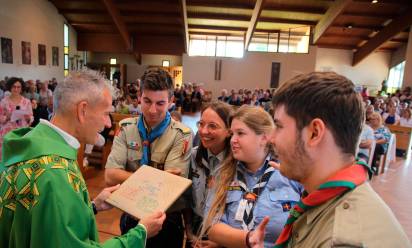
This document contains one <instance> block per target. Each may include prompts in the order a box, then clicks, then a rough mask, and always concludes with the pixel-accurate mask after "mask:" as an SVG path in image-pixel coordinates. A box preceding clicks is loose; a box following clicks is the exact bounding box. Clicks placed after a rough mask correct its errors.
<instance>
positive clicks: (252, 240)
mask: <svg viewBox="0 0 412 248" xmlns="http://www.w3.org/2000/svg"><path fill="white" fill-rule="evenodd" d="M268 222H269V217H268V216H266V217H265V218H264V219H263V220H262V222H260V224H259V226H258V227H257V228H256V229H255V230H253V231H252V232H251V233H250V235H249V244H250V247H252V248H263V247H264V239H265V232H266V231H265V229H266V225H267V224H268Z"/></svg>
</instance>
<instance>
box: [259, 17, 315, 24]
mask: <svg viewBox="0 0 412 248" xmlns="http://www.w3.org/2000/svg"><path fill="white" fill-rule="evenodd" d="M259 22H273V23H286V24H297V25H307V26H315V25H316V23H317V22H316V21H307V20H297V19H284V18H273V17H259Z"/></svg>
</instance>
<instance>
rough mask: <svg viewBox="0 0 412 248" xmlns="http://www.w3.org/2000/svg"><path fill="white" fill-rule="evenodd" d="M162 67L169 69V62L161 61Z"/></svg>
mask: <svg viewBox="0 0 412 248" xmlns="http://www.w3.org/2000/svg"><path fill="white" fill-rule="evenodd" d="M162 66H163V67H169V66H170V60H163V61H162Z"/></svg>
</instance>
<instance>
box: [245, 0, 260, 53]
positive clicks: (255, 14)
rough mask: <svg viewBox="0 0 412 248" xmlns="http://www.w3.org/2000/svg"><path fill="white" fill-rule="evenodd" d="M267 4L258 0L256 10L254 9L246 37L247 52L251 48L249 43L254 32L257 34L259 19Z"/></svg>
mask: <svg viewBox="0 0 412 248" xmlns="http://www.w3.org/2000/svg"><path fill="white" fill-rule="evenodd" d="M264 4H265V0H257V1H256V4H255V8H254V9H253V14H252V18H251V19H250V22H249V27H248V28H247V31H246V35H245V47H244V49H245V51H247V49H248V47H249V43H250V41H251V40H252V36H253V32H255V29H256V25H257V23H258V19H259V17H260V13H262V9H263V5H264Z"/></svg>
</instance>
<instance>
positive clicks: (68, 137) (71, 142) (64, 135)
mask: <svg viewBox="0 0 412 248" xmlns="http://www.w3.org/2000/svg"><path fill="white" fill-rule="evenodd" d="M40 123H42V124H44V125H46V126H48V127H50V128H52V129H53V130H55V131H56V132H57V133H58V134H59V135H60V136H61V137H62V138H63V139H64V140H65V141H66V143H67V144H68V145H70V146H71V147H73V148H74V149H79V147H80V143H79V141H78V140H77V139H76V138H75V137H74V136H72V135H70V134H69V133H67V132H66V131H64V130H63V129H61V128H59V127H58V126H56V125H54V124H53V123H51V122H49V121H48V120H45V119H40Z"/></svg>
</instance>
